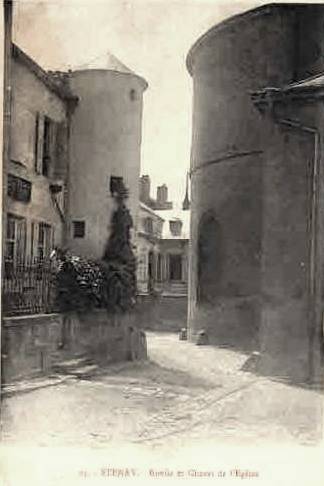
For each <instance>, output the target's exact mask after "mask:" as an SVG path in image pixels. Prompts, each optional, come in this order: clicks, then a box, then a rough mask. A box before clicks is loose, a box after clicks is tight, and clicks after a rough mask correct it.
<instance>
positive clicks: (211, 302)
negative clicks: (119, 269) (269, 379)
mask: <svg viewBox="0 0 324 486" xmlns="http://www.w3.org/2000/svg"><path fill="white" fill-rule="evenodd" d="M323 22H324V8H323V5H296V4H295V5H289V4H273V5H268V6H263V7H260V8H257V9H255V10H251V11H248V12H246V13H244V14H242V15H238V16H235V17H232V18H230V19H228V20H225V21H224V22H222V23H221V24H219V25H217V26H215V27H214V28H212V29H211V30H210V31H208V32H207V33H206V34H205V35H203V36H202V37H201V38H200V39H199V40H198V41H197V42H196V44H195V45H194V46H193V47H192V49H191V50H190V52H189V55H188V58H187V67H188V70H189V73H190V74H191V76H192V78H193V92H194V95H193V136H192V154H191V207H192V215H191V250H190V269H191V272H190V283H189V312H188V322H189V334H190V337H191V339H195V338H196V336H197V334H198V333H199V332H200V331H202V330H204V331H206V332H207V333H208V335H209V339H210V341H211V342H215V343H218V344H223V345H237V346H239V347H240V346H242V347H250V348H251V347H252V349H253V348H255V347H257V346H258V341H259V332H258V331H259V325H260V322H261V314H262V279H263V267H262V246H263V241H262V238H263V236H262V235H263V226H264V210H263V203H264V201H263V186H264V176H263V163H264V153H265V151H266V150H267V144H268V143H269V141H267V139H266V137H265V136H264V133H265V122H264V120H263V117H262V114H260V112H259V111H258V110H257V109H256V108H255V106H254V105H253V103H252V102H251V92H253V91H257V90H260V89H263V88H265V87H272V88H274V89H276V88H278V89H279V88H280V87H282V86H285V85H288V84H290V83H293V82H297V81H299V80H302V79H304V78H307V77H310V76H314V75H317V74H319V73H320V72H322V71H323V69H324V64H323V61H324V55H323V54H324V36H323V35H322V25H323ZM283 183H284V182H283ZM275 190H276V189H275V187H274V188H273V191H274V193H275Z"/></svg>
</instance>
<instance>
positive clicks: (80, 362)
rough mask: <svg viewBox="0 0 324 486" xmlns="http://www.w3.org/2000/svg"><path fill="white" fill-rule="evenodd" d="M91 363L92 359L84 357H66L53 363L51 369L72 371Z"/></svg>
mask: <svg viewBox="0 0 324 486" xmlns="http://www.w3.org/2000/svg"><path fill="white" fill-rule="evenodd" d="M89 365H93V361H92V360H91V359H89V358H86V357H80V358H74V359H68V360H65V361H61V362H59V363H56V364H55V365H53V370H54V371H56V372H72V371H73V370H75V369H79V368H82V367H85V366H89Z"/></svg>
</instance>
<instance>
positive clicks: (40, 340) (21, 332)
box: [2, 311, 147, 383]
mask: <svg viewBox="0 0 324 486" xmlns="http://www.w3.org/2000/svg"><path fill="white" fill-rule="evenodd" d="M135 318H136V316H135V315H123V316H111V315H109V314H107V312H105V311H95V312H91V313H90V312H89V313H83V314H76V313H71V314H67V315H62V314H41V315H35V316H21V317H10V318H4V319H3V325H2V383H10V382H12V381H14V380H18V379H23V378H30V377H33V376H38V375H41V374H49V373H51V372H52V370H53V369H54V368H55V365H56V364H58V363H60V362H61V361H63V360H65V359H70V358H74V357H86V358H89V359H93V360H94V361H96V362H98V363H100V364H106V363H109V362H117V361H123V360H136V359H145V358H146V357H147V350H146V338H145V333H144V332H143V331H141V330H140V329H138V327H137V326H136V319H135Z"/></svg>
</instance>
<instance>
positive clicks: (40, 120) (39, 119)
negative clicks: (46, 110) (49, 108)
mask: <svg viewBox="0 0 324 486" xmlns="http://www.w3.org/2000/svg"><path fill="white" fill-rule="evenodd" d="M43 139H44V115H42V114H41V113H39V112H37V113H36V119H35V172H36V173H37V174H41V173H42V166H43Z"/></svg>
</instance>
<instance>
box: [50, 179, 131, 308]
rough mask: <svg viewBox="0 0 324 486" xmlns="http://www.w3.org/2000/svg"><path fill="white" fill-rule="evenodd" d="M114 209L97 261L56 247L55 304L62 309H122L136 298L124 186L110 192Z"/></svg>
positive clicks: (129, 217) (129, 226) (129, 225)
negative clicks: (104, 244) (108, 233)
mask: <svg viewBox="0 0 324 486" xmlns="http://www.w3.org/2000/svg"><path fill="white" fill-rule="evenodd" d="M114 198H115V201H116V205H117V207H116V210H115V211H114V213H113V216H112V220H111V225H110V226H111V231H110V236H109V239H108V242H107V244H106V248H105V251H104V254H103V257H102V259H101V261H99V262H95V261H91V260H87V259H84V258H80V257H76V256H73V255H69V254H68V253H67V252H64V251H62V250H59V249H57V250H56V252H55V257H56V259H57V261H58V266H57V272H56V279H55V280H56V295H57V305H58V307H59V309H60V310H61V311H62V312H67V311H83V310H89V309H93V308H96V307H99V308H100V307H101V308H106V309H107V310H108V311H110V312H112V313H118V312H126V311H127V310H129V309H130V308H132V307H133V305H134V304H135V299H136V259H135V255H134V252H133V248H132V244H131V235H130V230H131V228H132V226H133V221H132V217H131V215H130V212H129V210H128V209H127V207H126V205H125V199H126V198H127V191H126V190H125V188H124V186H121V188H119V191H118V192H117V193H115V194H114Z"/></svg>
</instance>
